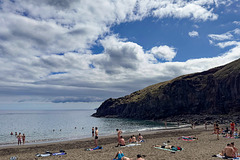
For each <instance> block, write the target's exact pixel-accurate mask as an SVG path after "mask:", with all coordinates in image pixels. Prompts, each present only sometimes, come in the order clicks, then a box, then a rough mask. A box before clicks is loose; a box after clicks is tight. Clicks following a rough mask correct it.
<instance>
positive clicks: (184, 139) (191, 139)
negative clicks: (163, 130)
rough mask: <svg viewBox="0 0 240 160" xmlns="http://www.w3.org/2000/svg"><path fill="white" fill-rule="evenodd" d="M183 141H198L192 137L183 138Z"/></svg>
mask: <svg viewBox="0 0 240 160" xmlns="http://www.w3.org/2000/svg"><path fill="white" fill-rule="evenodd" d="M182 140H183V141H194V140H196V138H195V137H192V136H182Z"/></svg>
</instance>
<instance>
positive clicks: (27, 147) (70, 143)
mask: <svg viewBox="0 0 240 160" xmlns="http://www.w3.org/2000/svg"><path fill="white" fill-rule="evenodd" d="M203 127H204V126H202V125H200V126H196V128H203ZM175 131H176V132H177V133H188V132H189V131H193V132H196V133H198V131H197V130H196V129H194V130H192V129H191V128H190V127H189V126H186V127H181V128H176V127H175V128H167V129H158V130H149V131H142V132H140V133H141V134H142V135H144V139H148V138H153V137H158V136H160V135H163V134H167V133H170V132H175ZM138 133H139V132H125V133H123V134H122V136H123V137H125V140H127V139H128V138H129V137H130V136H131V135H138ZM98 142H99V145H106V144H113V143H115V144H116V143H117V133H116V134H114V135H105V136H99V141H98ZM80 143H82V144H80ZM86 143H87V144H89V145H86ZM56 146H60V148H61V149H63V150H64V148H67V149H76V148H89V147H93V146H94V139H93V137H90V138H82V139H75V140H66V141H58V142H46V143H45V142H44V143H37V144H26V143H25V144H24V145H12V146H0V155H6V154H5V151H8V153H18V152H19V153H21V152H24V151H31V150H35V148H37V149H39V150H41V149H44V148H48V150H54V149H55V148H56ZM0 157H1V156H0Z"/></svg>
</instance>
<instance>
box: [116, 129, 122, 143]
mask: <svg viewBox="0 0 240 160" xmlns="http://www.w3.org/2000/svg"><path fill="white" fill-rule="evenodd" d="M116 131H117V136H118V143H119V141H120V137H121V134H122V131H121V129H116Z"/></svg>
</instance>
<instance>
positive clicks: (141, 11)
mask: <svg viewBox="0 0 240 160" xmlns="http://www.w3.org/2000/svg"><path fill="white" fill-rule="evenodd" d="M238 58H240V3H239V0H161V1H159V0H92V1H88V0H61V1H59V0H41V1H36V0H0V66H1V67H0V109H1V108H4V109H7V108H17V109H21V108H24V107H25V108H31V107H33V108H34V106H35V108H41V107H42V106H44V107H45V108H48V107H50V108H51V107H52V108H54V107H57V106H61V107H62V108H64V107H66V108H67V107H69V108H71V106H73V107H72V108H77V107H78V106H82V104H84V105H86V104H94V107H98V106H99V105H100V104H101V103H102V102H103V101H104V100H106V99H108V98H118V97H122V96H125V95H128V94H130V93H132V92H134V91H137V90H140V89H143V88H145V87H147V86H149V85H152V84H156V83H159V82H163V81H166V80H170V79H173V78H175V77H177V76H180V75H183V74H189V73H195V72H201V71H204V70H208V69H210V68H213V67H216V66H220V65H224V64H227V63H229V62H231V61H234V60H236V59H238ZM63 106H64V107H63Z"/></svg>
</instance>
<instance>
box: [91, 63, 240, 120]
mask: <svg viewBox="0 0 240 160" xmlns="http://www.w3.org/2000/svg"><path fill="white" fill-rule="evenodd" d="M238 113H240V59H238V60H236V61H234V62H232V63H229V64H227V65H224V66H220V67H217V68H213V69H210V70H208V71H204V72H201V73H195V74H189V75H184V76H180V77H177V78H175V79H173V80H170V81H166V82H162V83H158V84H155V85H152V86H149V87H147V88H144V89H142V90H139V91H136V92H134V93H132V94H130V95H127V96H125V97H121V98H117V99H112V98H110V99H108V100H106V101H105V102H103V103H102V104H101V106H100V107H99V108H98V109H97V112H96V113H95V114H93V116H95V117H122V118H134V119H151V120H158V119H164V118H167V117H174V116H179V115H199V114H200V115H228V114H238Z"/></svg>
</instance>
